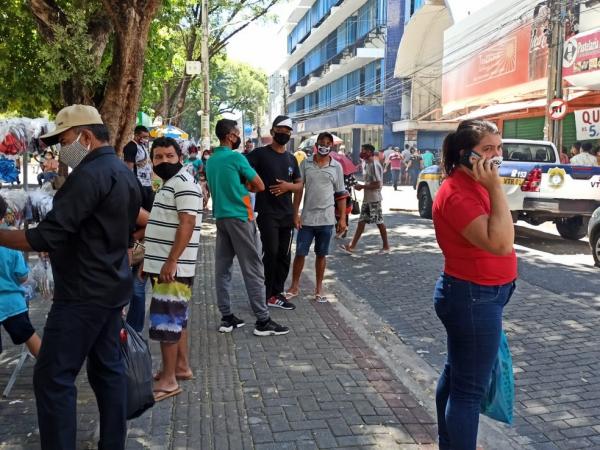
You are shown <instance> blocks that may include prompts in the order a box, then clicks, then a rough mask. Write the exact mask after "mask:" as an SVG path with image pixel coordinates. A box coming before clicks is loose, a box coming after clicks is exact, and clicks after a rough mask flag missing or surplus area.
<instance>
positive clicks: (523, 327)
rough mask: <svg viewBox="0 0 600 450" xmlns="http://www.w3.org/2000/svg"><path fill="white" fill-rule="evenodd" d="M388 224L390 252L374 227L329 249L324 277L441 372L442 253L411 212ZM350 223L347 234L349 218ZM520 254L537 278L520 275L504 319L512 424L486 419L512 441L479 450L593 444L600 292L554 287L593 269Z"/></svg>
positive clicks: (599, 440)
mask: <svg viewBox="0 0 600 450" xmlns="http://www.w3.org/2000/svg"><path fill="white" fill-rule="evenodd" d="M393 194H396V193H393ZM403 194H405V195H406V193H403ZM398 195H402V194H400V193H398ZM386 199H387V197H386ZM392 201H394V199H392ZM385 220H386V224H387V227H388V234H389V236H390V245H391V246H392V249H393V250H392V252H391V253H390V254H387V255H381V256H379V255H377V251H378V249H379V248H380V247H381V239H380V237H379V233H378V231H377V229H376V228H375V227H373V226H368V227H367V229H366V233H365V235H364V237H363V238H362V239H361V241H360V244H359V247H358V248H357V251H356V255H355V256H347V255H345V254H343V253H341V252H336V253H335V254H334V256H333V258H331V261H330V263H329V264H328V268H329V278H334V279H337V280H338V281H340V282H341V283H340V285H341V286H342V287H343V286H351V290H352V293H353V295H355V296H356V297H357V298H358V299H360V301H361V302H364V304H365V305H366V306H367V307H368V308H369V309H370V310H372V311H373V313H374V314H375V315H376V316H377V317H378V318H379V319H383V320H384V321H385V322H386V323H387V325H388V327H389V333H390V335H392V336H394V337H396V338H397V339H398V340H400V341H401V342H403V343H404V344H405V345H406V346H408V347H409V348H410V349H412V351H413V352H415V353H418V354H419V355H420V357H421V358H422V360H423V362H425V363H426V366H429V368H430V369H431V368H433V369H434V371H435V373H439V371H440V370H441V368H442V366H443V363H444V361H445V358H446V336H445V332H444V330H443V326H442V325H441V323H440V321H439V320H438V318H437V317H436V315H435V311H434V309H433V303H432V292H433V286H434V284H435V281H436V279H437V277H438V276H439V274H440V272H441V270H442V266H443V258H442V255H441V252H440V250H439V247H438V246H437V243H436V240H435V235H434V231H433V227H432V222H431V221H429V220H424V219H421V218H419V217H418V215H417V213H416V212H415V213H412V214H410V213H392V214H386V216H385ZM350 222H351V230H350V231H351V232H350V233H349V237H351V236H352V233H353V231H354V226H355V222H356V216H353V217H352V218H351V221H350ZM518 254H519V265H520V271H521V273H522V275H523V273H528V274H530V275H531V274H532V273H535V274H536V277H535V279H534V278H532V279H531V280H527V281H526V280H525V279H523V277H522V276H521V278H520V279H519V280H518V281H517V290H516V292H515V295H514V296H513V298H512V299H511V301H510V303H509V304H508V305H507V308H506V310H505V315H504V326H505V330H506V331H507V335H508V339H509V343H510V346H511V352H512V355H513V365H514V372H515V388H516V392H515V394H516V395H515V401H516V403H515V422H514V426H512V427H507V426H504V425H502V424H499V423H498V422H494V423H491V422H490V421H487V420H485V419H484V420H483V422H484V423H485V422H487V423H488V424H491V425H492V426H493V428H495V429H496V430H497V431H498V432H499V433H500V435H504V437H506V438H508V439H510V443H509V444H507V443H502V444H497V443H496V442H495V441H494V439H491V440H488V443H487V444H486V445H485V448H486V450H487V449H488V448H499V449H503V450H504V449H505V448H508V447H507V445H513V446H516V448H519V449H524V450H534V449H535V450H556V449H569V450H575V449H583V448H595V449H597V448H600V409H599V407H600V389H599V388H600V377H599V376H598V369H599V368H600V362H599V361H600V352H599V351H598V346H597V342H598V340H599V339H600V327H599V326H598V324H599V323H600V313H599V312H598V306H597V305H598V302H599V301H600V297H598V293H597V291H594V290H590V289H589V288H588V287H586V285H585V284H583V283H582V282H581V281H579V284H580V288H579V289H577V290H575V289H573V291H572V293H571V294H570V295H568V296H567V295H560V294H557V293H554V292H552V291H551V286H553V285H556V284H559V283H564V284H566V285H570V284H576V283H577V282H578V280H579V277H581V278H586V277H587V278H597V275H596V274H597V272H594V271H593V269H590V270H588V269H586V268H571V269H572V270H570V271H568V272H567V271H566V270H564V269H566V268H561V267H559V266H558V265H556V264H554V263H552V262H551V261H549V260H548V258H546V257H542V256H538V257H533V256H531V255H529V254H528V253H527V252H526V251H525V250H522V249H520V250H519V251H518ZM525 255H526V256H525ZM533 271H535V272H533ZM538 273H539V275H538ZM359 274H360V275H359ZM359 276H360V282H357V278H358V277H359ZM528 281H530V282H528ZM534 282H536V283H538V285H535V284H533V283H534ZM334 289H335V287H334ZM342 301H343V302H345V301H346V299H345V298H344V297H342ZM486 428H487V427H485V426H484V427H483V428H480V431H481V430H484V431H485V430H486ZM481 435H482V433H480V436H481ZM494 444H495V445H494Z"/></svg>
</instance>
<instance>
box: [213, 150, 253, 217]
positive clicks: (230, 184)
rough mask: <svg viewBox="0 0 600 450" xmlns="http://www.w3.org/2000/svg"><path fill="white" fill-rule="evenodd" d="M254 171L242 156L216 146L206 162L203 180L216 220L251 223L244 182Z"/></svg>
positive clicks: (248, 200)
mask: <svg viewBox="0 0 600 450" xmlns="http://www.w3.org/2000/svg"><path fill="white" fill-rule="evenodd" d="M254 177H256V171H255V170H254V169H253V168H252V167H251V166H250V163H249V162H248V160H247V159H246V157H245V156H243V155H242V154H241V153H238V152H234V151H233V150H231V149H230V148H229V147H217V148H215V149H214V151H213V154H212V155H211V157H210V158H209V159H208V161H206V179H207V181H208V187H209V189H210V193H211V195H212V198H213V215H214V217H215V219H217V220H218V219H239V220H242V221H244V222H247V221H249V220H254V212H253V210H252V202H251V201H250V194H249V192H248V189H247V188H246V182H247V181H250V180H252V179H254Z"/></svg>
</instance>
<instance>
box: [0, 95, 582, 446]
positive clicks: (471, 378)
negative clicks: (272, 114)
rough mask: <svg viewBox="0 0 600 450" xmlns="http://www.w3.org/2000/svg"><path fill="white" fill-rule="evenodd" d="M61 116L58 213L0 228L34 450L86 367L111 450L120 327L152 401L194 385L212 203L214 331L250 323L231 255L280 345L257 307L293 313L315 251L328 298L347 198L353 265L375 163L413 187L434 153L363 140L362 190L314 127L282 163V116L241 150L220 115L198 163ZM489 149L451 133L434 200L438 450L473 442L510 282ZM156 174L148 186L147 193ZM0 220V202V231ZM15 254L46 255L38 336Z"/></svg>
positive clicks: (164, 142) (484, 127)
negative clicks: (147, 376) (258, 142)
mask: <svg viewBox="0 0 600 450" xmlns="http://www.w3.org/2000/svg"><path fill="white" fill-rule="evenodd" d="M56 123H57V128H56V129H55V130H54V131H53V132H51V133H48V134H46V135H44V136H42V138H41V139H42V140H43V141H44V142H45V143H46V144H47V145H53V144H56V143H59V144H60V145H61V150H60V153H61V156H60V159H61V161H63V162H65V163H66V164H67V165H68V166H69V167H70V168H71V173H70V174H69V176H68V177H67V178H66V181H65V183H64V185H63V186H62V187H61V189H60V190H59V191H58V192H57V193H56V196H55V198H54V208H53V209H52V211H50V213H49V214H48V215H47V216H46V217H45V218H44V219H43V220H42V221H41V222H40V223H39V225H38V226H37V227H35V228H32V229H28V230H26V231H22V230H7V229H0V292H2V293H3V299H2V302H0V323H1V324H2V325H3V326H4V327H5V329H6V330H7V332H8V333H9V335H10V337H11V338H12V340H13V342H14V343H16V344H20V343H25V344H27V347H28V348H29V350H30V352H31V353H32V354H33V355H34V356H35V357H36V364H35V368H34V376H33V385H34V393H35V397H36V404H37V412H38V423H39V429H40V439H41V445H42V448H44V449H74V448H75V442H76V429H77V420H76V404H77V390H76V388H75V378H76V377H77V374H78V373H79V372H80V370H81V368H82V365H83V363H84V361H86V360H87V375H88V379H89V382H90V385H91V387H92V389H93V391H94V393H95V395H96V398H97V402H98V409H99V413H100V436H99V443H98V447H99V448H101V449H111V450H112V449H117V450H118V449H122V448H124V443H125V435H126V420H127V405H126V399H127V383H126V377H125V366H124V362H123V357H122V354H121V352H120V351H119V348H120V345H121V342H120V335H121V329H122V327H123V320H124V317H125V320H126V322H127V323H128V325H129V326H130V327H131V328H132V329H133V330H134V331H135V332H142V330H143V329H144V327H145V325H146V320H147V321H148V322H147V323H148V325H147V328H148V335H149V337H150V339H152V340H155V341H157V342H159V343H160V351H161V365H160V368H159V370H158V371H157V372H156V373H155V374H154V386H153V393H154V399H155V401H161V400H164V399H166V398H170V397H173V396H176V395H178V394H179V393H181V392H182V387H181V385H180V382H181V381H182V380H189V379H191V378H192V377H193V376H194V374H193V370H192V368H191V367H190V363H189V359H188V332H187V330H188V327H189V311H188V308H189V304H190V301H191V298H192V291H193V286H194V277H195V273H196V261H197V257H198V251H199V247H200V237H201V229H202V218H203V212H204V210H205V207H206V201H207V197H208V195H209V194H210V195H211V196H212V214H213V217H214V219H215V221H216V230H217V236H216V246H215V267H214V270H215V290H216V299H217V306H218V309H219V311H220V313H221V321H220V324H219V325H218V327H217V331H218V332H221V333H231V332H233V331H234V330H236V329H237V328H239V327H242V326H244V325H245V320H244V319H243V318H242V317H239V316H237V315H236V314H235V311H233V309H232V302H231V290H232V270H233V261H234V258H237V260H238V263H239V266H240V268H241V273H242V277H243V280H244V286H245V289H246V294H247V297H248V302H249V304H250V308H251V310H252V312H253V314H254V319H255V321H254V330H253V334H254V335H256V336H258V337H266V336H281V335H285V334H287V333H289V328H288V327H287V326H285V325H284V324H279V323H277V322H275V321H274V320H273V319H272V318H271V314H270V310H271V309H272V308H278V309H282V310H287V311H293V310H294V309H295V308H296V306H295V304H294V303H293V302H292V300H294V299H296V298H299V296H300V278H301V274H302V272H303V270H304V265H305V260H306V257H307V256H308V254H309V250H310V248H311V246H313V244H314V253H315V255H316V257H315V267H314V274H315V291H314V293H313V294H312V298H313V299H314V301H315V302H318V303H325V302H327V301H328V296H327V294H326V292H325V291H324V288H323V281H324V276H325V269H326V261H327V256H328V254H329V251H330V247H331V243H332V239H333V238H334V236H336V237H340V238H341V237H342V236H345V233H346V231H347V228H348V216H349V213H350V210H352V209H355V207H358V205H357V204H355V203H354V200H353V199H352V196H351V190H352V189H355V190H357V191H363V193H364V195H363V199H362V204H361V205H360V208H359V209H360V216H359V219H358V224H357V227H356V231H355V233H354V236H353V238H352V240H351V242H350V243H348V244H343V245H341V246H340V249H341V250H342V251H343V252H345V253H347V254H349V255H352V254H353V253H354V252H355V251H356V247H357V245H358V243H359V241H360V238H361V236H362V233H363V232H364V229H365V227H366V225H367V224H374V225H376V226H377V227H378V230H379V233H380V236H381V240H382V248H381V253H387V252H389V251H390V245H389V242H388V237H387V229H386V227H385V224H384V220H383V213H382V194H381V189H382V185H383V182H384V173H385V172H386V169H387V168H390V170H391V176H392V182H393V184H394V188H397V185H398V183H399V182H402V181H404V182H411V183H414V182H415V181H414V178H415V177H416V175H417V174H418V172H419V171H420V170H421V169H422V168H423V167H427V166H429V165H431V164H433V163H434V159H435V158H434V155H433V154H432V153H431V152H424V153H423V154H421V153H420V152H419V151H418V150H417V149H416V148H411V147H409V146H408V145H407V146H406V147H405V149H404V151H403V152H400V149H399V148H393V149H391V152H388V155H387V156H386V157H385V158H384V159H383V160H382V159H381V157H380V154H378V152H376V150H375V148H374V147H373V146H372V145H371V144H364V145H362V147H361V152H360V158H361V160H362V161H363V179H362V181H361V182H357V181H356V180H355V178H354V176H353V175H352V173H350V172H347V171H345V170H344V168H343V164H342V163H341V162H339V161H338V157H334V156H332V151H333V148H334V136H333V135H332V134H331V133H329V132H322V133H320V134H319V135H318V136H317V139H316V142H315V144H314V146H313V147H312V148H311V149H310V151H308V152H305V151H297V152H296V153H295V154H292V153H290V152H288V151H287V150H286V145H287V144H288V142H289V141H290V138H291V134H292V130H293V128H292V121H291V119H290V118H289V117H287V116H278V117H277V118H276V119H275V120H274V122H273V124H272V128H271V130H270V132H271V136H272V143H271V144H269V145H267V146H263V147H258V148H256V149H254V148H253V145H252V142H251V141H247V142H246V143H245V144H244V148H243V151H237V150H238V149H239V148H240V146H241V144H242V139H241V137H240V134H241V133H240V128H239V126H238V124H237V123H236V122H235V121H233V120H229V119H222V120H219V121H218V122H217V124H216V127H215V134H216V137H217V138H218V140H219V146H217V147H215V148H214V149H211V150H205V151H203V152H202V153H201V156H200V158H198V149H197V148H196V147H190V148H189V149H188V151H187V155H184V152H183V151H182V148H181V147H180V145H179V143H178V142H177V141H176V140H174V139H172V138H169V137H158V138H156V139H154V141H153V142H152V143H151V145H150V144H149V133H148V130H147V129H146V128H144V127H141V126H140V127H137V128H136V129H135V131H134V137H133V139H132V141H131V142H129V143H128V144H127V145H126V146H125V148H124V151H123V159H124V163H123V161H121V160H120V159H119V157H118V156H117V153H116V151H115V149H114V148H113V147H112V146H111V145H110V144H109V138H110V137H109V134H108V129H107V127H106V126H105V125H104V123H103V121H102V118H101V117H100V114H99V113H98V111H97V110H96V109H95V108H93V107H90V106H83V105H73V106H69V107H66V108H64V109H63V110H61V111H60V112H59V113H58V115H57V117H56ZM584 151H585V148H584ZM501 154H502V141H501V138H500V134H499V132H498V129H497V128H496V127H495V126H494V125H493V124H491V123H489V122H485V121H465V122H462V123H461V124H460V125H459V127H458V129H457V130H456V132H454V133H450V134H449V135H448V136H447V137H446V139H445V141H444V145H443V150H442V167H443V171H444V173H445V176H446V181H445V182H444V183H443V184H442V186H441V187H440V191H439V193H438V195H437V196H436V198H435V202H434V206H433V220H434V227H435V232H436V237H437V240H438V243H439V245H440V248H441V249H442V252H443V255H444V258H445V266H444V271H443V274H442V275H441V277H440V279H439V280H438V282H437V284H436V286H435V291H434V307H435V312H436V314H437V315H438V317H439V318H440V320H441V322H442V323H443V325H444V327H445V329H446V331H447V342H448V355H447V362H446V365H445V368H444V371H443V373H442V375H441V377H440V380H439V383H438V387H437V394H436V406H437V412H438V427H439V443H440V448H441V449H458V448H460V449H468V450H471V449H475V445H476V440H477V430H478V421H479V408H480V406H479V405H480V403H481V400H482V398H483V396H484V395H485V392H486V390H487V388H488V386H489V380H490V377H491V372H492V368H493V366H494V363H495V361H496V358H497V353H498V348H499V345H500V336H501V332H502V310H503V307H504V306H505V305H506V303H507V302H508V301H509V299H510V297H511V295H512V294H513V292H514V289H515V280H516V277H517V261H516V255H515V252H514V249H513V241H514V229H513V226H512V218H511V215H510V211H509V208H508V205H507V201H506V197H505V195H504V193H503V191H502V187H501V181H500V177H499V175H498V169H497V166H496V165H494V164H491V162H490V159H491V158H493V157H495V156H499V155H501ZM53 161H56V160H55V159H54V154H52V153H50V152H47V153H46V155H45V159H44V161H42V166H43V172H42V173H41V174H40V175H41V178H42V180H46V179H47V178H52V174H53V173H55V170H56V167H55V164H54V163H53ZM153 174H155V175H156V176H158V177H159V178H160V183H159V186H158V187H157V186H156V183H155V180H153ZM357 209H358V208H357ZM5 212H6V204H5V202H3V201H2V199H1V198H0V223H1V220H2V218H3V216H4V214H5ZM294 236H295V239H296V245H295V255H294V258H293V262H292V258H291V256H292V247H293V245H292V244H293V240H294ZM19 250H20V251H36V252H46V253H48V254H49V258H50V261H51V264H52V269H53V273H54V280H55V290H54V298H53V302H52V306H51V308H50V311H49V313H48V317H47V321H46V324H45V328H44V333H43V339H41V340H40V338H39V337H38V335H37V334H36V333H35V330H34V329H33V327H32V325H31V322H30V320H29V317H28V314H27V304H26V302H25V300H24V297H23V293H22V290H21V288H20V285H21V284H22V283H23V282H24V281H25V280H26V278H27V275H28V269H27V265H26V264H25V261H24V260H23V256H22V254H21V253H20V252H19ZM290 269H291V272H292V276H291V283H290V285H289V286H288V287H287V288H286V286H285V283H286V280H287V278H288V275H289V272H290ZM311 272H312V270H311ZM148 283H149V284H150V288H151V300H150V304H149V308H148V311H146V288H147V284H148ZM124 310H126V311H127V312H126V315H125V316H124V315H123V314H124ZM238 314H239V313H238ZM146 317H147V319H146ZM0 350H1V347H0ZM474 355H476V356H477V357H476V358H475V357H474Z"/></svg>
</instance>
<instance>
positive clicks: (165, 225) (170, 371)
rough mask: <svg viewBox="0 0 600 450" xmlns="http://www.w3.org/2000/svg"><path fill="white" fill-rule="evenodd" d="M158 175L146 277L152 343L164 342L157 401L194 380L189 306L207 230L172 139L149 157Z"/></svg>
mask: <svg viewBox="0 0 600 450" xmlns="http://www.w3.org/2000/svg"><path fill="white" fill-rule="evenodd" d="M150 157H151V158H152V164H153V167H154V173H156V175H158V176H159V177H160V178H161V179H162V180H163V185H162V187H161V188H160V190H159V191H158V192H157V193H156V197H155V198H154V205H153V206H152V211H151V212H150V218H149V219H148V225H147V227H146V233H145V246H146V252H145V255H144V272H145V273H146V274H148V275H149V277H150V279H151V280H152V301H151V303H150V330H149V336H150V339H153V340H157V341H160V349H161V353H162V369H161V371H160V372H159V373H158V374H157V375H156V376H155V382H154V398H155V400H156V401H160V400H163V399H165V398H169V397H172V396H174V395H177V394H179V393H180V392H181V388H180V387H179V384H178V382H177V380H178V379H179V380H181V379H190V378H192V376H193V374H192V371H191V369H190V366H189V360H188V345H187V322H188V304H189V302H190V300H191V297H192V285H193V281H194V275H195V273H196V259H197V256H198V246H199V241H200V227H201V224H202V212H201V211H202V193H201V190H200V186H198V184H197V183H196V182H195V181H194V177H193V176H192V175H191V174H190V173H189V172H188V171H187V169H186V168H185V167H183V164H182V162H183V157H182V152H181V149H180V148H179V145H178V144H177V141H175V140H174V139H172V138H164V137H163V138H158V139H156V140H155V141H154V142H153V144H152V151H151V152H150Z"/></svg>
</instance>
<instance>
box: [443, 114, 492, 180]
mask: <svg viewBox="0 0 600 450" xmlns="http://www.w3.org/2000/svg"><path fill="white" fill-rule="evenodd" d="M488 134H500V132H499V131H498V127H497V126H496V125H494V124H493V123H492V122H488V121H487V120H464V121H462V122H461V123H459V124H458V128H457V129H456V131H454V132H452V133H450V134H448V136H446V138H445V139H444V144H443V145H442V169H443V171H444V175H446V176H448V175H450V174H451V173H452V172H453V171H454V169H455V168H456V167H457V166H458V165H459V164H460V157H461V152H462V151H463V150H471V149H473V148H474V147H476V146H477V145H478V144H479V143H480V142H481V140H482V139H483V138H484V137H485V136H486V135H488Z"/></svg>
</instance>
